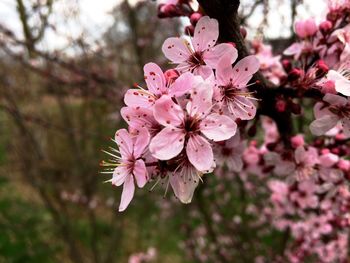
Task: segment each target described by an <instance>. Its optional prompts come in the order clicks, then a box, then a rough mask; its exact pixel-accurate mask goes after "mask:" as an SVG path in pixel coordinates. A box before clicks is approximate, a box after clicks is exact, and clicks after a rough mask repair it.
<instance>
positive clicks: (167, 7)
mask: <svg viewBox="0 0 350 263" xmlns="http://www.w3.org/2000/svg"><path fill="white" fill-rule="evenodd" d="M178 15H179V13H178V9H177V7H176V5H173V4H161V5H159V7H158V17H159V18H165V17H172V16H178Z"/></svg>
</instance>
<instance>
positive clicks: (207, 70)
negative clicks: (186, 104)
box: [193, 65, 214, 79]
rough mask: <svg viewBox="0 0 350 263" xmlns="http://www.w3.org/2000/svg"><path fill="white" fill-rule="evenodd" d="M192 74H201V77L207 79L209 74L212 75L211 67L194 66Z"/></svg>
mask: <svg viewBox="0 0 350 263" xmlns="http://www.w3.org/2000/svg"><path fill="white" fill-rule="evenodd" d="M193 74H194V75H196V76H201V77H202V78H203V79H207V78H209V77H210V76H212V75H214V73H213V70H212V69H211V67H209V66H207V65H204V66H199V67H196V68H195V69H194V70H193Z"/></svg>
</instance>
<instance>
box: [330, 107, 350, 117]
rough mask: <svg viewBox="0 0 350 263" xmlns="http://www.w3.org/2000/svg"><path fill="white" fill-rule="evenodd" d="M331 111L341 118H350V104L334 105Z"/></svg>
mask: <svg viewBox="0 0 350 263" xmlns="http://www.w3.org/2000/svg"><path fill="white" fill-rule="evenodd" d="M329 110H330V112H332V113H334V114H336V115H337V116H339V117H340V118H350V105H349V104H347V105H345V106H332V107H330V108H329Z"/></svg>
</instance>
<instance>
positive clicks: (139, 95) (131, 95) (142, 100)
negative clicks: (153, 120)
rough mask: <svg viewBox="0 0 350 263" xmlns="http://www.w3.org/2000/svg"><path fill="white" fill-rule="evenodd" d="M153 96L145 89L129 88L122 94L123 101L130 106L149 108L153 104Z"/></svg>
mask: <svg viewBox="0 0 350 263" xmlns="http://www.w3.org/2000/svg"><path fill="white" fill-rule="evenodd" d="M154 101H155V98H154V96H153V95H152V94H150V93H148V92H147V91H143V90H140V89H129V90H128V91H127V92H126V93H125V95H124V102H125V104H126V105H127V106H130V107H143V108H149V107H151V106H152V105H153V104H154Z"/></svg>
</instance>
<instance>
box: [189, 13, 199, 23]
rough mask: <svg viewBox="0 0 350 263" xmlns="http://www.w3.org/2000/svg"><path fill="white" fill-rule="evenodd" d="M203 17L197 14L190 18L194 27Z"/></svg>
mask: <svg viewBox="0 0 350 263" xmlns="http://www.w3.org/2000/svg"><path fill="white" fill-rule="evenodd" d="M201 17H202V14H201V13H198V12H195V13H193V14H192V15H191V16H190V22H191V24H192V25H193V26H195V25H196V24H197V22H198V20H199V19H200V18H201Z"/></svg>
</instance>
